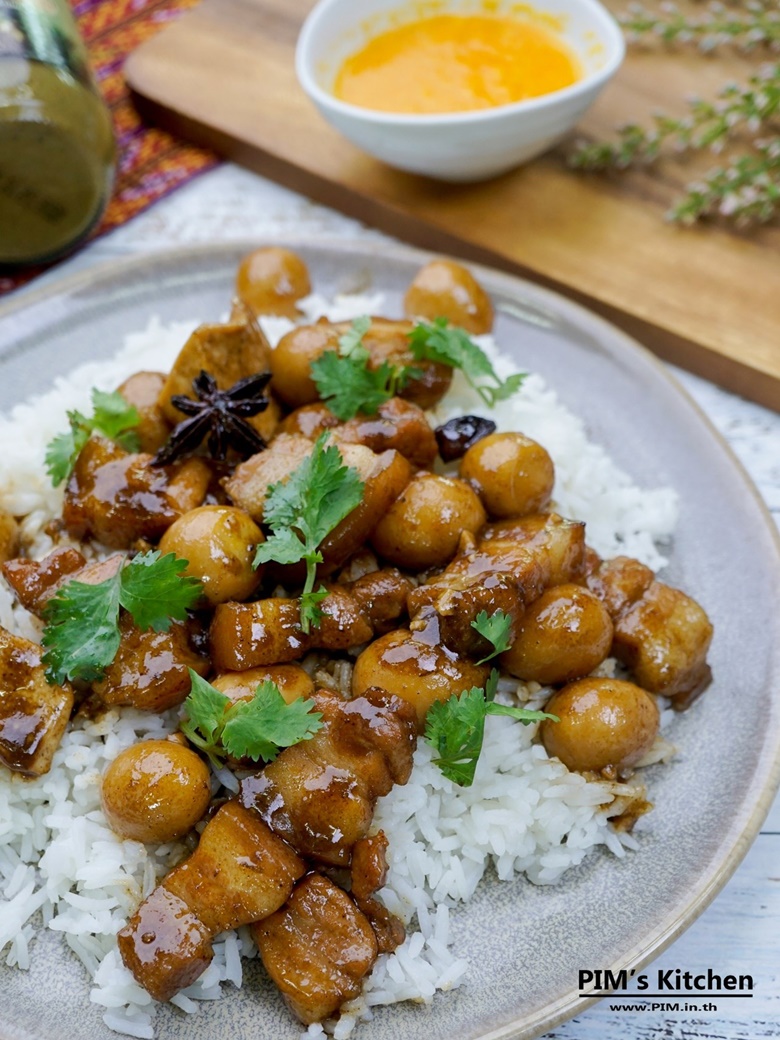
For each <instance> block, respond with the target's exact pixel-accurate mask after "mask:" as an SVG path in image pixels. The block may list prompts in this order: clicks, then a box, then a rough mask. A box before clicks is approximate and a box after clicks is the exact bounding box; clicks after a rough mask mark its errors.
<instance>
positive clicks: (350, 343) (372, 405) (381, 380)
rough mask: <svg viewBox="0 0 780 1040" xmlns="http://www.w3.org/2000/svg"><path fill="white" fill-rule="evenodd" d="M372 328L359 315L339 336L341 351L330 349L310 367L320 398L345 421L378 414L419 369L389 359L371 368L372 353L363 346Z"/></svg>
mask: <svg viewBox="0 0 780 1040" xmlns="http://www.w3.org/2000/svg"><path fill="white" fill-rule="evenodd" d="M370 328H371V319H370V318H369V317H368V316H367V315H364V316H363V317H362V318H355V320H354V321H353V322H352V326H351V328H350V330H349V331H348V332H345V333H344V335H343V336H340V337H339V349H338V353H337V352H336V351H335V350H326V351H325V353H324V354H321V355H320V357H318V358H317V359H316V360H315V361H312V363H311V366H310V368H311V376H312V379H313V380H314V382H315V384H316V387H317V391H318V392H319V395H320V397H321V398H322V400H323V401H324V402H325V403H326V404H327V406H328V408H329V409H330V410H331V411H332V412H333V414H334V415H335V416H336V418H337V419H341V421H342V422H346V421H347V420H349V419H354V417H355V416H356V415H357V414H358V412H363V413H364V414H365V415H376V413H377V411H378V410H379V407H380V405H383V404H384V403H385V401H389V400H390V398H391V397H395V396H396V394H397V393H398V392H399V390H403V388H404V386H406V383H407V382H408V380H409V379H410V378H412V377H413V376H414V374H415V372H416V370H415V369H412V368H408V367H406V366H404V365H391V364H390V363H389V362H387V361H383V362H382V364H381V365H379V366H378V367H376V368H371V367H370V361H371V355H370V354H369V352H368V351H367V350H366V348H365V347H364V346H363V337H364V336H365V334H366V333H367V332H368V330H369V329H370Z"/></svg>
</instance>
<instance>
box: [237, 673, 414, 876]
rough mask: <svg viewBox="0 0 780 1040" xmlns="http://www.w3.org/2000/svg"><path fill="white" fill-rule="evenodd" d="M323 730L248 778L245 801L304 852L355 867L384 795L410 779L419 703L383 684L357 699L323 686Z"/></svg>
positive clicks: (318, 700) (319, 705) (318, 703)
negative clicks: (353, 859) (382, 687)
mask: <svg viewBox="0 0 780 1040" xmlns="http://www.w3.org/2000/svg"><path fill="white" fill-rule="evenodd" d="M312 700H313V701H314V709H315V711H318V712H320V713H321V715H322V728H321V729H320V730H319V731H318V732H317V733H315V735H314V736H313V737H312V739H311V740H304V741H301V743H299V744H296V745H294V746H293V747H291V748H287V749H286V750H285V751H283V752H282V754H280V755H279V757H278V758H277V759H275V760H274V761H273V762H271V763H269V764H268V765H267V766H266V767H265V769H264V770H263V771H262V772H261V773H257V774H256V775H254V776H251V777H247V778H246V779H245V780H243V781H242V783H241V792H240V795H239V797H240V799H241V802H242V803H243V804H244V805H246V806H248V807H251V808H253V809H255V810H256V811H257V812H258V813H259V814H260V816H261V817H262V818H263V819H264V820H265V821H266V823H268V825H269V826H270V827H271V829H272V830H273V831H274V832H275V833H276V834H278V835H280V836H281V837H283V838H284V839H285V840H286V841H288V842H289V843H290V844H291V845H292V846H293V848H294V849H296V851H298V852H299V853H300V854H301V855H302V856H306V857H307V858H309V859H312V860H315V861H317V862H318V863H323V864H327V865H329V866H337V867H346V866H349V863H350V860H351V857H352V848H353V846H354V844H355V842H357V841H359V840H360V839H361V838H365V837H367V835H368V831H369V828H370V826H371V820H372V819H373V816H374V808H375V806H376V801H377V798H379V797H380V796H381V795H385V794H388V792H389V791H390V790H391V788H392V787H393V785H394V784H405V783H406V781H407V780H408V779H409V776H410V775H411V771H412V756H413V754H414V749H415V747H416V746H417V719H416V715H415V712H414V709H413V708H412V707H411V706H410V705H409V704H407V703H406V701H403V700H401V699H400V698H399V697H395V696H393V695H391V694H388V693H386V692H385V691H384V690H380V689H377V688H373V689H369V690H366V691H365V693H364V694H363V695H362V696H360V697H355V698H354V700H351V701H345V700H342V698H341V697H340V696H338V694H335V693H331V692H329V691H327V690H319V691H318V692H317V693H315V695H314V697H313V698H312Z"/></svg>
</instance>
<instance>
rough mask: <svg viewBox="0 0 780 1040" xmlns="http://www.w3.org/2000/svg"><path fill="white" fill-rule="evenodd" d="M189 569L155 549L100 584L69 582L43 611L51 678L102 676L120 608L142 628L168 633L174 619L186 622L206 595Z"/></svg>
mask: <svg viewBox="0 0 780 1040" xmlns="http://www.w3.org/2000/svg"><path fill="white" fill-rule="evenodd" d="M186 567H187V561H186V560H180V559H178V558H177V557H176V556H175V555H174V554H173V553H168V554H167V555H166V556H162V555H161V554H160V552H159V550H155V551H154V552H147V553H140V554H139V555H138V556H136V557H134V558H133V559H132V560H130V562H129V563H128V564H126V565H124V566H122V567H120V568H119V569H118V570H117V572H116V574H115V575H114V576H113V577H111V578H107V579H106V580H105V581H101V582H99V583H98V584H96V585H87V584H85V583H84V582H80V581H69V582H67V584H65V585H64V586H63V587H62V588H61V589H60V590H59V592H58V593H57V595H56V596H54V597H53V598H52V599H51V600H49V602H48V604H47V605H46V608H45V610H44V612H43V619H44V621H45V623H46V626H45V628H44V630H43V638H42V640H41V642H42V643H43V646H44V647H45V648H46V649H45V653H44V655H43V663H44V665H45V666H46V677H47V679H48V680H49V681H50V682H53V683H62V682H64V681H65V680H66V679H82V680H84V681H85V682H93V681H95V680H97V679H100V678H102V677H103V674H104V672H105V669H106V668H107V667H108V665H110V664H111V662H112V661H113V660H114V658H115V657H116V652H117V650H118V649H119V641H120V634H119V608H120V607H124V608H125V610H128V611H129V612H130V613H131V614H132V616H133V620H134V621H135V623H136V624H137V625H138V627H139V628H141V629H144V630H147V629H153V630H154V631H155V632H167V631H168V629H169V628H170V627H171V624H172V623H173V622H174V621H183V620H184V619H185V618H186V617H187V610H188V609H189V608H190V607H192V606H193V605H194V604H195V603H196V601H197V600H198V599H199V597H200V595H201V591H202V585H201V583H200V581H199V580H198V579H197V578H191V577H185V576H184V575H183V574H182V572H183V571H184V570H185V569H186Z"/></svg>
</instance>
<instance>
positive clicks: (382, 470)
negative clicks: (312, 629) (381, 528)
mask: <svg viewBox="0 0 780 1040" xmlns="http://www.w3.org/2000/svg"><path fill="white" fill-rule="evenodd" d="M312 451H313V444H312V442H311V441H310V440H308V439H307V438H306V437H302V436H300V435H299V434H287V433H282V434H280V435H279V436H278V437H276V438H275V440H274V441H273V442H272V444H271V445H270V446H269V448H268V450H267V451H262V452H259V453H258V454H257V455H253V456H252V457H251V458H250V459H247V461H246V462H242V463H240V464H239V465H238V466H236V469H235V470H234V472H233V474H232V476H230V477H228V479H227V480H225V482H224V487H225V491H226V492H227V494H228V495H229V497H230V499H231V501H232V502H233V503H234V504H235V505H237V506H240V508H241V509H243V510H245V511H246V512H247V513H249V515H250V516H251V517H252V519H253V520H254V521H255V522H256V523H262V521H263V515H264V513H263V511H264V507H265V499H266V496H267V494H268V490H269V488H270V487H271V485H272V484H275V483H278V482H279V481H284V480H286V479H287V477H289V476H290V474H291V473H292V472H293V471H294V470H295V469H297V468H298V466H300V464H301V462H303V460H304V459H305V458H306V457H307V455H309V454H310V453H311V452H312ZM339 451H340V452H341V456H342V459H343V461H344V464H345V465H346V466H351V467H352V468H353V469H355V470H356V471H357V473H358V476H359V477H360V479H361V480H362V481H363V485H364V487H363V499H362V501H361V502H360V504H359V505H358V506H357V507H356V508H355V509H353V510H352V512H351V513H349V515H348V516H346V517H345V518H344V519H343V520H342V521H341V523H340V524H338V525H337V527H335V528H334V529H333V531H331V533H330V534H329V535H328V536H327V538H325V540H324V541H323V543H322V545H321V546H320V552H321V553H322V557H323V561H324V563H323V565H322V566H321V572H322V573H323V574H327V573H329V572H331V571H333V570H335V569H336V568H337V567H340V566H341V565H342V564H344V563H345V562H346V560H348V559H349V557H350V556H353V555H354V554H355V553H356V552H358V551H359V550H360V549H361V548H362V547H363V545H364V544H365V542H366V540H367V539H368V538H369V536H370V535H371V532H372V531H373V530H374V528H375V527H376V525H377V524H378V523H379V521H380V520H381V518H382V517H383V516H384V514H385V512H386V511H387V509H388V508H389V506H390V505H391V504H392V503H393V502H395V500H396V499H397V498H398V496H399V495H400V494H401V492H402V491H403V490H404V488H405V487H406V486H407V484H408V483H409V481H410V480H411V479H412V474H413V469H412V466H411V464H410V463H409V462H408V461H407V460H406V459H405V458H404V456H403V455H401V454H399V452H397V451H383V452H381V454H376V453H375V452H373V451H371V449H370V448H366V447H364V446H363V445H362V444H341V445H339Z"/></svg>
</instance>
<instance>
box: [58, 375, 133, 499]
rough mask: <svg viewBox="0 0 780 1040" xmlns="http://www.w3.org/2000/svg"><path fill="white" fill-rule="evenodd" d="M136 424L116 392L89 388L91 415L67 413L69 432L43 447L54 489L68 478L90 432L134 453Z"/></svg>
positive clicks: (122, 398) (126, 405)
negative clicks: (109, 392) (110, 392)
mask: <svg viewBox="0 0 780 1040" xmlns="http://www.w3.org/2000/svg"><path fill="white" fill-rule="evenodd" d="M139 422H140V416H139V415H138V410H137V409H136V408H135V407H134V406H133V405H131V404H128V403H127V401H126V400H125V399H124V397H122V395H121V394H120V393H118V392H115V393H112V394H108V393H106V392H105V391H103V390H97V389H95V388H93V390H92V415H91V416H87V415H83V414H82V413H81V412H78V411H73V412H68V423H69V424H70V429H69V430H68V432H67V433H60V434H58V435H57V436H56V437H54V438H53V439H52V440H51V441H49V443H48V445H47V446H46V457H45V462H46V471H47V473H48V474H49V476H50V477H51V482H52V484H53V485H54V487H57V486H58V485H59V484H62V482H63V481H64V480H67V479H68V477H69V476H70V474H71V472H72V471H73V467H74V466H75V465H76V459H77V458H78V457H79V452H80V451H81V449H82V448H83V447H84V445H85V444H86V443H87V441H88V440H89V438H90V435H91V434H92V433H101V434H103V436H104V437H108V439H109V440H112V441H114V442H115V443H117V444H119V445H120V446H121V447H122V448H125V449H126V450H127V451H138V448H139V446H140V445H139V441H138V434H137V433H136V432H135V427H136V426H138V423H139Z"/></svg>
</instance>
